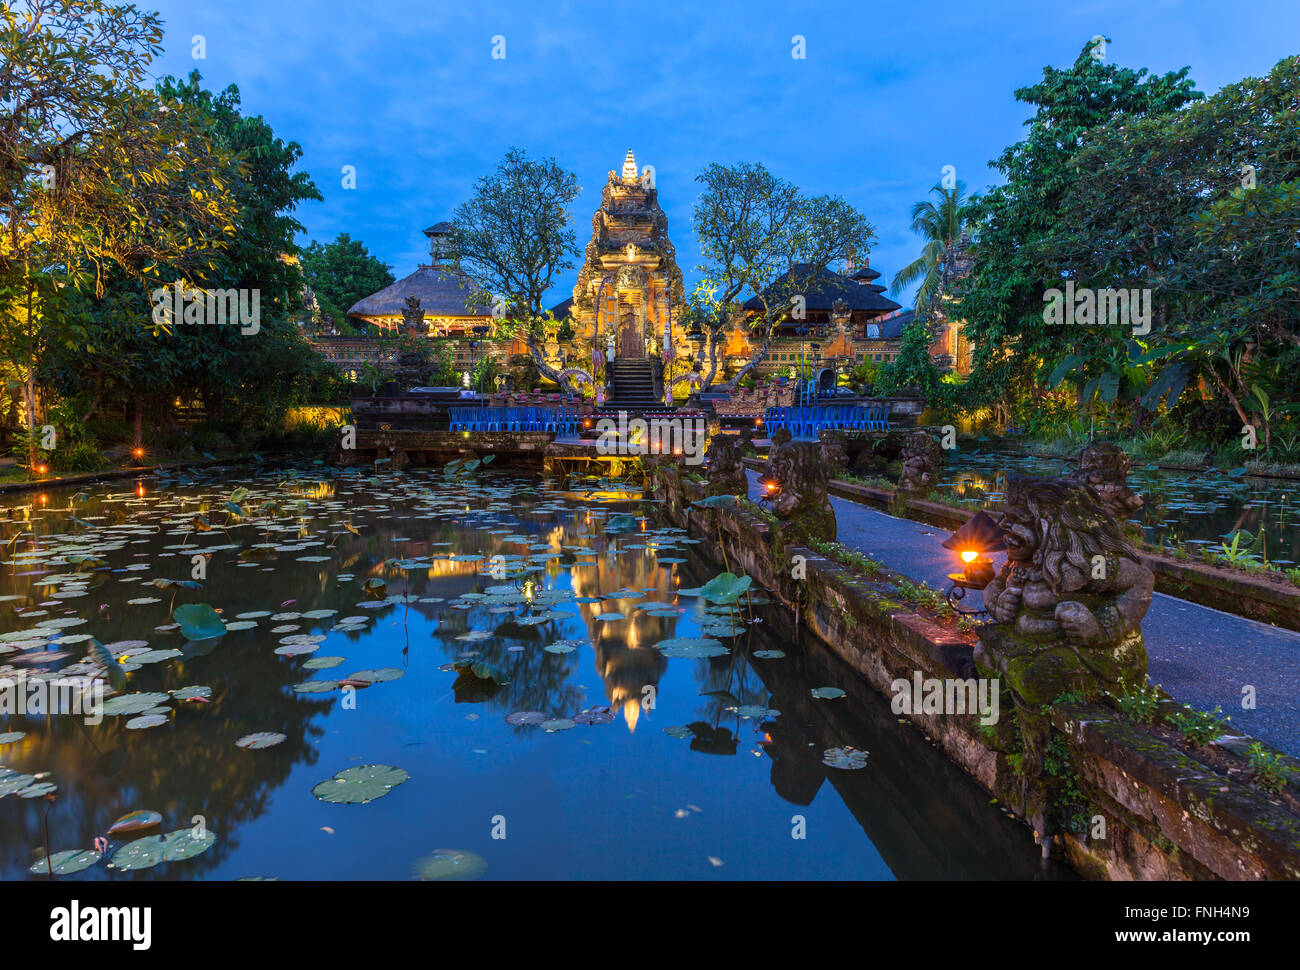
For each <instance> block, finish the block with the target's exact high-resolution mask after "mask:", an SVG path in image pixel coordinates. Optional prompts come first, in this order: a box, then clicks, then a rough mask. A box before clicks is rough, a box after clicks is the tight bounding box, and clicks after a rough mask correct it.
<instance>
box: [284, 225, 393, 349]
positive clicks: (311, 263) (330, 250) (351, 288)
mask: <svg viewBox="0 0 1300 970" xmlns="http://www.w3.org/2000/svg"><path fill="white" fill-rule="evenodd" d="M302 275H303V279H304V281H305V282H306V284H307V287H308V289H309V290H310V291H311V293H312V295H313V296H314V297H315V302H316V309H317V312H318V314H319V320H320V322H321V323H322V324H327V325H328V326H329V327H331V328H333V329H335V330H338V331H340V332H341V333H344V334H352V333H355V332H356V330H357V328H356V327H354V326H353V325H352V323H351V322H350V321H349V320H348V316H347V313H348V310H349V309H350V308H351V307H353V306H354V305H355V304H356V303H357V301H359V300H362V299H365V298H366V297H367V296H369V295H370V294H371V293H376V292H378V291H379V290H382V289H383V288H384V287H386V286H391V285H392V284H393V282H394V277H393V273H392V267H390V266H388V265H387V264H386V263H384V262H383V261H381V260H379V259H377V258H376V257H374V256H372V255H371V254H370V253H369V251H368V250H367V249H366V246H365V244H364V243H362V242H361V240H359V239H353V238H352V237H351V236H349V235H348V234H347V233H346V232H344V233H340V234H339V236H338V238H337V239H335V240H334V241H333V242H331V243H318V242H315V241H313V242H312V243H311V244H310V245H309V246H307V248H306V249H304V250H303V252H302Z"/></svg>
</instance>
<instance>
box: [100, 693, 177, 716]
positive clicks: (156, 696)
mask: <svg viewBox="0 0 1300 970" xmlns="http://www.w3.org/2000/svg"><path fill="white" fill-rule="evenodd" d="M170 698H171V695H170V694H163V693H161V692H159V691H142V692H140V693H136V694H119V695H118V696H117V697H110V698H109V699H108V700H106V701H104V708H103V710H104V713H105V714H106V715H108V716H109V717H117V716H119V715H122V714H143V713H144V712H145V711H147V710H149V709H150V708H153V707H157V706H158V705H159V704H162V703H164V702H165V701H167V700H169V699H170Z"/></svg>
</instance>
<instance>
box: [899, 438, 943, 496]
mask: <svg viewBox="0 0 1300 970" xmlns="http://www.w3.org/2000/svg"><path fill="white" fill-rule="evenodd" d="M901 457H902V459H903V473H902V475H901V476H900V477H899V479H898V490H899V491H900V492H916V493H920V494H922V495H924V494H925V493H926V492H928V491H930V489H932V488H934V487H935V486H936V485H938V484H939V473H940V472H941V471H942V470H943V449H942V448H940V447H939V442H937V441H935V439H934V438H933V437H932V436H931V435H930V434H929V432H926V431H913V432H912V433H911V434H910V435H908V436H907V440H906V441H904V442H903V453H902V456H901Z"/></svg>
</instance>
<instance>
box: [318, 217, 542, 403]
mask: <svg viewBox="0 0 1300 970" xmlns="http://www.w3.org/2000/svg"><path fill="white" fill-rule="evenodd" d="M424 235H425V236H426V237H428V240H429V263H428V264H424V265H421V266H419V267H417V268H416V270H415V272H414V273H411V274H410V275H409V276H406V277H403V278H402V279H400V280H398V281H397V282H396V283H393V284H391V285H389V286H386V287H384V288H383V289H382V290H380V291H379V292H377V293H372V294H370V295H369V296H367V297H365V298H364V299H362V300H358V301H357V302H356V303H355V304H353V305H352V307H351V308H350V309H349V310H348V316H349V317H352V318H353V319H354V320H359V321H361V322H363V323H368V324H371V325H373V326H375V327H376V328H378V329H379V330H380V331H381V334H382V335H381V336H378V337H348V336H341V337H340V336H334V337H326V336H316V337H313V338H312V339H311V343H312V345H313V346H314V347H315V348H316V350H317V352H318V353H320V354H321V356H323V357H324V358H325V359H326V360H329V361H331V362H332V363H334V364H336V365H337V366H338V367H339V368H340V369H341V370H342V371H343V372H344V373H345V374H348V375H349V376H350V377H351V378H352V379H353V380H356V379H357V372H358V371H359V370H360V369H361V368H363V367H365V366H366V365H367V364H369V365H372V366H373V365H380V366H385V365H391V364H393V363H394V362H395V361H396V359H397V351H396V350H395V349H394V348H393V346H392V341H391V338H393V337H397V336H399V335H408V336H413V337H426V338H429V339H433V340H442V341H445V342H446V344H447V350H448V353H449V355H450V357H451V360H452V362H453V364H454V366H455V368H456V369H457V370H461V371H463V370H465V369H466V368H472V367H473V366H474V365H475V363H476V361H477V360H479V359H481V358H482V357H483V356H485V355H486V356H490V357H493V358H496V359H497V360H498V361H502V360H507V359H509V358H510V357H511V356H512V355H518V354H526V353H527V352H528V349H527V347H526V346H525V345H524V344H523V342H522V341H518V340H494V339H492V332H493V324H494V318H493V316H492V310H493V298H492V296H491V294H489V293H486V292H485V291H484V290H482V289H481V288H480V287H479V286H478V285H476V284H475V283H474V281H473V280H472V279H470V277H469V276H468V274H466V273H465V272H464V271H463V270H462V269H461V268H460V264H459V262H458V260H457V258H456V253H455V251H454V248H453V246H452V242H451V239H452V225H451V223H450V222H439V223H437V224H435V225H432V226H430V227H429V228H428V229H425V230H424ZM474 344H476V345H477V346H472V345H474Z"/></svg>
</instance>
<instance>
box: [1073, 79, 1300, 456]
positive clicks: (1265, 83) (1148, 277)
mask: <svg viewBox="0 0 1300 970" xmlns="http://www.w3.org/2000/svg"><path fill="white" fill-rule="evenodd" d="M1298 103H1300V57H1289V58H1286V59H1284V60H1282V61H1280V62H1279V63H1278V64H1277V65H1276V66H1275V67H1274V69H1273V70H1272V72H1270V74H1269V75H1268V76H1267V77H1263V78H1245V79H1243V80H1242V81H1240V82H1238V83H1236V84H1230V85H1227V86H1225V87H1224V88H1223V89H1222V90H1220V91H1219V92H1218V93H1216V94H1215V95H1213V96H1212V97H1209V98H1207V99H1205V100H1202V101H1199V102H1196V103H1192V104H1189V105H1187V106H1186V107H1184V108H1182V109H1181V110H1179V111H1177V112H1174V113H1168V114H1163V115H1159V116H1156V117H1150V118H1141V119H1136V120H1134V119H1128V118H1123V119H1116V120H1115V121H1112V122H1111V123H1109V124H1107V125H1106V126H1104V127H1102V128H1100V129H1098V130H1097V131H1096V132H1094V134H1093V136H1092V139H1091V144H1089V145H1088V146H1087V147H1086V148H1084V149H1083V150H1081V151H1080V152H1079V154H1078V165H1079V168H1080V170H1081V172H1083V173H1086V174H1085V175H1084V176H1083V177H1081V178H1080V179H1079V180H1078V181H1077V182H1076V184H1075V185H1074V186H1073V187H1072V188H1071V191H1070V192H1069V193H1068V195H1067V197H1066V213H1067V219H1066V225H1067V226H1068V227H1069V231H1067V232H1063V233H1061V234H1060V236H1059V239H1060V243H1061V245H1062V254H1063V259H1064V261H1066V262H1067V263H1068V265H1070V266H1071V267H1073V268H1074V270H1075V273H1076V275H1077V276H1078V278H1079V279H1080V285H1092V286H1096V287H1106V286H1116V287H1119V286H1129V287H1142V288H1148V289H1150V290H1152V291H1153V294H1154V303H1155V314H1154V316H1155V321H1154V324H1153V327H1152V332H1151V333H1150V334H1149V335H1147V336H1144V337H1143V338H1142V342H1141V345H1139V346H1137V347H1134V348H1132V352H1131V354H1130V355H1129V358H1130V362H1131V363H1133V364H1136V365H1138V366H1140V367H1141V368H1142V369H1143V371H1144V373H1146V372H1150V371H1152V370H1154V369H1156V368H1158V369H1159V373H1158V376H1155V377H1154V378H1149V379H1147V380H1146V381H1145V385H1146V389H1145V390H1144V391H1143V392H1142V394H1141V397H1140V400H1139V403H1140V404H1141V405H1142V406H1143V407H1144V408H1146V409H1148V410H1150V409H1154V408H1155V407H1157V406H1158V405H1159V404H1160V403H1161V401H1162V400H1163V401H1164V402H1165V403H1166V405H1167V406H1169V407H1172V406H1173V405H1174V403H1175V402H1176V401H1177V400H1178V398H1179V394H1180V393H1181V391H1182V390H1183V389H1184V388H1185V387H1188V386H1201V387H1205V388H1206V389H1207V390H1208V391H1209V392H1210V393H1211V394H1212V395H1213V396H1214V397H1217V398H1218V399H1219V400H1221V401H1222V402H1223V404H1224V405H1225V409H1224V410H1225V413H1235V415H1236V419H1237V422H1238V424H1237V425H1236V427H1224V426H1222V425H1221V426H1220V427H1219V429H1218V430H1219V431H1220V433H1222V434H1226V435H1236V434H1237V431H1238V428H1240V427H1241V426H1243V425H1247V424H1249V425H1252V426H1254V427H1256V428H1260V429H1262V435H1261V437H1262V438H1263V439H1264V444H1265V447H1267V446H1268V444H1269V441H1270V439H1271V433H1272V425H1273V423H1274V421H1275V419H1276V418H1277V417H1278V416H1279V413H1285V410H1284V409H1285V408H1286V407H1287V405H1286V403H1285V402H1294V401H1296V400H1297V397H1298V395H1297V394H1296V391H1297V389H1300V384H1298V383H1297V367H1298V366H1300V328H1298V327H1297V326H1296V320H1297V319H1300V248H1298V247H1297V226H1298V225H1300V125H1298V124H1297V121H1298V119H1297V104H1298ZM1112 340H1113V342H1114V343H1119V342H1122V340H1123V335H1119V336H1116V337H1114V338H1112ZM1098 356H1099V355H1098V354H1097V353H1096V352H1094V353H1093V354H1091V355H1081V357H1080V362H1081V363H1082V367H1081V370H1082V371H1083V372H1084V373H1087V374H1090V375H1093V376H1094V379H1095V377H1096V375H1098V374H1100V375H1101V376H1102V379H1105V375H1106V374H1107V373H1108V372H1107V371H1106V370H1101V369H1099V368H1098V367H1097V365H1096V359H1097V357H1098ZM1059 369H1060V368H1058V370H1059ZM1142 386H1143V382H1142V381H1139V382H1137V389H1138V390H1141V389H1142ZM1087 396H1089V395H1088V393H1087V391H1086V390H1085V397H1087ZM1278 405H1280V407H1279V406H1278ZM1207 417H1208V415H1207ZM1284 420H1285V419H1284Z"/></svg>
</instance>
